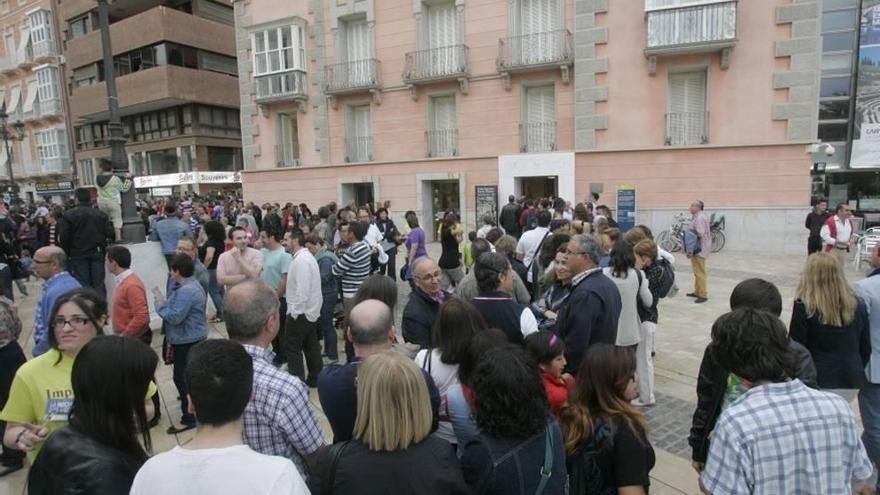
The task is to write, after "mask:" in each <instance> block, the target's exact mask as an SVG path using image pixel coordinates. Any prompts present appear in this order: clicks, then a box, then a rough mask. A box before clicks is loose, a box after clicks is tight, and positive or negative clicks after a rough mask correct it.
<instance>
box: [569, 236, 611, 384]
mask: <svg viewBox="0 0 880 495" xmlns="http://www.w3.org/2000/svg"><path fill="white" fill-rule="evenodd" d="M599 257H600V251H599V242H598V240H597V239H596V237H595V236H592V235H589V236H585V235H576V236H574V237H572V238H571V241H569V242H568V246H567V247H566V249H565V265H566V266H567V267H568V269H569V270H570V271H571V274H572V279H571V295H570V296H568V301H567V302H566V304H565V305H564V306H563V307H562V309H561V310H560V311H559V314H558V316H557V318H556V334H557V335H559V336H560V337H561V338H562V340H563V341H564V342H565V359H566V361H568V363H567V364H566V366H565V369H566V371H568V372H570V373H576V372H577V370H578V367H580V364H581V358H582V357H583V356H584V354H585V353H586V352H587V349H588V348H589V347H590V346H591V345H593V344H598V343H602V342H604V343H608V344H612V345H613V344H614V342H615V341H616V340H617V320H618V319H619V318H620V309H621V302H620V291H618V290H617V286H616V285H614V282H612V281H611V279H609V278H608V277H606V276H605V275H604V274H603V273H602V269H601V268H599Z"/></svg>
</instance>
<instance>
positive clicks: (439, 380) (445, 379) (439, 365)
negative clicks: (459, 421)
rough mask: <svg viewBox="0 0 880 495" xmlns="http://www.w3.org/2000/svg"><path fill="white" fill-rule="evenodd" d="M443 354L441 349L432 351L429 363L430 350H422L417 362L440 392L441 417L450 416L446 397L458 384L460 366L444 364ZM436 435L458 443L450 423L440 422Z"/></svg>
mask: <svg viewBox="0 0 880 495" xmlns="http://www.w3.org/2000/svg"><path fill="white" fill-rule="evenodd" d="M441 354H442V353H441V352H440V350H439V349H433V350H431V361H430V362H429V363H428V362H425V361H426V357H427V355H428V349H422V350H421V351H419V352H418V354H416V357H415V362H416V365H418V367H419V368H422V369H423V370H425V371H426V372H428V373H429V374H430V375H431V378H433V379H434V384H435V385H437V391H438V392H440V415H441V416H449V412H448V408H447V405H446V404H447V402H446V395H447V394H448V393H449V389H450V388H451V387H452V386H453V385H456V384H457V383H458V365H457V364H446V363H444V362H443V361H441V360H440V355H441ZM436 435H437V436H438V437H440V438H442V439H444V440H446V441H448V442H449V443H455V442H456V439H455V432H454V431H453V430H452V423H450V422H448V421H441V422H440V426H439V427H438V428H437V433H436Z"/></svg>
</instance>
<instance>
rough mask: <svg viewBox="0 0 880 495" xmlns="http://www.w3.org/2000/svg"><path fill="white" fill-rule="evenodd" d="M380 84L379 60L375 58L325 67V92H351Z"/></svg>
mask: <svg viewBox="0 0 880 495" xmlns="http://www.w3.org/2000/svg"><path fill="white" fill-rule="evenodd" d="M379 86H380V81H379V61H378V60H376V59H374V58H369V59H364V60H356V61H354V62H343V63H340V64H332V65H328V66H326V67H324V92H325V93H330V94H333V93H350V92H355V91H363V90H369V89H376V88H378V87H379Z"/></svg>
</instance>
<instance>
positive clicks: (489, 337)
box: [0, 176, 880, 495]
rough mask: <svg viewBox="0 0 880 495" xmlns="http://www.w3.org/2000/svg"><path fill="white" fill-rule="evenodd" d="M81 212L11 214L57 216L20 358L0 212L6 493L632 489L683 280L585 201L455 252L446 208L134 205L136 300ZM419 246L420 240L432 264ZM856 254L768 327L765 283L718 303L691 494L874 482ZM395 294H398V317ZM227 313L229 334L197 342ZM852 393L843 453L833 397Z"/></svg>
mask: <svg viewBox="0 0 880 495" xmlns="http://www.w3.org/2000/svg"><path fill="white" fill-rule="evenodd" d="M114 178H115V179H116V180H115V181H113V182H112V184H113V186H112V187H116V188H117V189H118V190H119V191H123V190H125V188H126V187H130V186H126V184H127V178H126V177H115V176H114ZM102 182H103V183H104V184H111V181H110V179H107V180H105V181H102ZM102 187H103V186H102ZM107 187H110V186H107ZM76 196H77V204H76V205H75V206H72V207H69V208H68V209H66V210H64V209H61V208H47V207H45V206H41V207H38V208H32V209H33V211H30V212H27V213H26V212H24V211H22V212H21V214H20V216H21V217H22V218H23V220H21V221H22V222H24V223H27V224H30V223H34V224H35V228H36V229H37V230H38V232H39V231H41V230H40V229H43V227H40V226H38V225H37V223H38V222H42V223H40V224H39V225H43V224H45V225H51V226H54V225H56V224H55V223H54V222H56V221H57V224H58V225H59V227H58V228H57V230H56V229H55V228H54V227H53V228H52V229H51V230H49V232H50V235H48V236H45V235H40V234H39V233H38V235H37V236H36V238H37V239H38V241H36V242H35V243H34V244H33V245H31V246H29V248H32V251H30V252H32V253H33V254H32V257H31V260H30V263H31V265H30V266H31V267H32V270H33V273H34V274H35V275H36V276H38V277H39V278H41V279H43V280H44V284H43V288H42V291H41V294H40V296H39V297H40V299H39V301H38V302H37V308H36V314H35V318H34V322H33V328H34V332H33V336H34V346H33V358H32V359H30V360H27V359H26V357H25V355H24V353H23V351H22V349H21V346H20V345H19V342H18V338H19V335H20V333H21V328H22V322H21V321H20V319H19V317H18V313H17V310H16V306H15V303H14V302H13V301H12V299H13V294H12V281H13V280H16V279H19V278H20V277H17V276H16V274H13V272H14V271H15V270H14V269H13V268H12V267H13V266H19V265H20V266H22V267H23V266H24V259H25V256H24V254H25V248H23V242H22V238H21V236H20V233H21V231H22V228H21V224H18V228H15V230H14V231H13V227H12V226H10V227H9V229H8V230H7V227H5V225H6V224H7V223H9V222H7V221H5V220H0V234H2V236H0V237H2V239H3V243H4V244H3V246H6V247H4V248H3V249H2V251H3V252H7V253H8V254H7V255H6V256H7V258H6V262H5V263H3V265H0V273H4V272H6V271H8V272H9V273H8V274H7V278H8V280H9V283H8V284H6V283H4V284H3V286H2V287H0V292H2V296H0V409H2V410H0V421H2V422H3V423H2V424H3V429H2V440H3V453H2V456H0V461H2V465H3V471H2V472H0V476H2V475H5V474H8V473H10V472H14V471H16V470H18V469H22V468H23V466H24V465H25V459H24V458H25V457H26V456H27V457H28V462H29V464H30V466H31V468H30V473H29V477H28V486H29V492H30V493H34V494H55V493H95V494H105V493H132V494H147V493H162V494H163V495H173V494H184V493H192V492H194V491H199V492H205V493H230V494H244V493H255V494H258V493H259V494H276V493H278V494H304V493H322V494H323V493H334V494H371V493H376V494H396V493H400V494H411V493H425V494H434V493H436V494H448V493H462V494H466V493H476V494H505V495H507V494H564V493H572V494H579V495H580V494H606V493H619V494H625V495H630V494H632V495H636V494H640V493H641V494H647V493H648V492H649V490H650V485H651V479H650V473H651V470H652V469H653V467H654V465H655V463H656V456H655V452H654V449H653V447H652V445H651V434H650V428H649V425H648V422H647V420H646V417H645V415H644V408H649V407H652V406H654V404H655V403H656V396H655V387H654V367H653V355H654V337H655V335H656V334H657V333H658V325H659V324H660V318H659V315H660V312H661V310H660V307H661V306H662V304H663V303H662V301H663V299H664V298H667V297H672V296H674V295H675V294H676V293H677V291H678V285H679V284H682V285H683V284H684V283H685V282H684V281H682V280H676V276H675V270H674V263H675V258H674V256H672V255H671V254H670V253H667V252H665V251H663V250H662V249H660V248H659V247H658V246H657V244H656V242H655V241H654V239H653V233H652V231H651V229H650V228H649V227H647V226H645V225H638V226H636V227H634V228H631V229H629V230H627V231H626V232H621V231H620V230H619V227H618V226H617V224H616V222H615V221H614V218H613V215H612V212H611V210H610V209H609V208H608V207H606V206H604V205H601V204H600V203H599V202H598V200H599V196H598V195H595V194H594V195H591V196H590V198H589V200H588V201H585V202H583V203H578V204H576V205H572V204H570V203H568V202H566V201H564V200H562V199H560V198H555V199H552V198H551V199H542V200H538V201H532V200H523V199H517V198H514V197H511V198H510V199H509V203H508V204H507V205H505V206H504V207H503V208H502V210H501V212H500V215H499V218H498V219H497V221H496V219H495V218H493V217H491V216H487V217H486V218H483V219H481V220H482V224H481V225H480V226H479V227H478V228H477V229H475V230H474V231H473V232H467V233H466V232H465V229H464V227H463V225H462V223H461V218H460V217H459V212H457V211H455V210H454V209H450V210H449V211H447V212H445V213H444V215H443V216H442V220H441V221H440V222H438V223H437V224H426V225H424V226H422V225H421V224H420V222H419V218H418V215H417V214H416V213H415V212H413V211H408V212H406V213H405V214H404V215H403V219H404V221H403V223H402V224H401V225H400V226H398V225H396V224H395V222H394V221H393V220H392V218H391V216H390V214H389V210H390V204H388V203H387V202H386V203H385V204H381V205H373V204H368V205H353V204H352V205H346V206H343V207H339V206H338V205H337V204H335V203H329V204H327V205H324V206H321V207H320V208H318V209H317V210H316V211H317V213H316V214H312V212H311V211H310V209H309V207H308V206H307V205H305V204H300V205H295V204H293V203H288V204H286V205H284V206H282V205H279V204H271V203H266V204H263V205H256V204H254V203H251V202H247V203H243V202H242V201H241V200H239V199H237V198H234V197H231V198H198V197H190V196H186V197H183V198H180V200H178V201H173V202H172V201H162V202H157V203H155V204H150V203H149V202H142V203H141V204H140V205H139V210H140V214H141V215H142V218H143V219H144V225H145V228H146V230H147V232H148V235H149V238H150V239H151V240H153V241H156V242H158V243H159V247H160V249H161V252H162V254H163V255H164V257H165V261H166V264H167V269H168V273H169V275H168V279H167V284H166V287H165V288H164V290H163V289H161V288H150V290H149V292H150V294H148V289H147V287H145V285H144V282H143V281H142V280H141V278H140V277H139V276H138V275H137V273H135V272H134V271H133V269H132V266H133V263H134V261H133V260H132V253H131V251H130V250H129V249H128V248H127V247H126V246H125V245H123V244H119V243H117V242H116V240H117V239H118V236H119V231H118V229H119V227H121V225H120V226H119V227H117V222H116V220H118V219H117V218H115V215H116V212H115V210H114V206H113V205H110V206H109V207H108V206H107V203H108V202H109V203H112V202H113V198H114V196H112V195H106V197H99V198H98V205H97V206H99V207H100V208H95V207H93V206H94V205H92V201H91V198H90V197H89V193H88V191H86V190H77V191H76ZM690 209H691V214H692V221H691V223H690V225H689V227H688V228H687V229H686V235H685V239H684V245H685V254H686V255H687V257H688V258H690V260H691V265H692V267H693V268H694V276H695V279H694V290H693V292H691V293H689V294H687V295H688V296H691V297H693V298H694V301H695V302H696V303H701V302H705V301H706V300H707V298H708V292H707V289H706V273H707V269H706V259H707V257H708V253H709V252H710V248H709V247H707V246H711V240H710V237H709V230H708V220H707V219H706V216H705V215H704V214H703V203H702V202H701V201H694V202H693V203H692V204H691V206H690ZM43 210H45V211H43ZM0 213H3V211H2V210H0ZM5 213H6V215H7V217H6V218H12V220H10V221H11V222H12V223H17V222H18V220H16V215H19V213H18V212H17V210H16V211H7V212H5ZM46 217H50V218H53V219H54V220H53V223H51V224H49V223H48V221H46V220H45V218H46ZM40 219H44V220H40ZM808 222H809V220H808ZM425 229H430V230H429V232H431V234H436V238H437V239H438V240H439V241H440V250H441V254H440V256H439V258H437V259H436V260H435V259H433V258H431V257H430V256H429V255H428V249H427V242H428V241H427V239H428V237H429V236H428V233H427V232H426V230H425ZM707 243H709V244H707ZM7 248H8V249H7ZM398 256H400V261H402V262H403V263H402V266H400V268H399V269H398V267H397V261H398ZM0 261H2V260H0ZM871 261H872V264H873V265H874V266H875V267H876V268H877V270H876V271H875V272H873V273H872V274H871V276H870V277H868V278H866V279H865V280H863V281H861V282H859V283H858V284H856V286H855V287H851V286H850V285H849V284H848V283H847V281H846V277H845V275H844V272H843V268H842V266H841V264H840V263H839V260H838V258H837V257H836V256H835V253H828V252H822V253H815V254H812V255H811V256H810V257H809V259H808V261H807V263H806V265H805V267H804V271H803V274H802V277H801V282H800V285H799V286H798V289H797V293H796V300H795V302H794V310H793V314H792V319H791V322H790V325H789V328H788V329H786V327H785V325H784V324H783V323H782V321H781V320H780V315H781V314H782V296H781V295H780V293H779V290H778V289H777V288H776V287H775V286H774V285H773V284H772V283H770V282H769V281H766V280H761V279H750V280H746V281H743V282H742V283H740V284H739V285H737V286H736V288H735V289H734V290H733V293H732V295H731V297H730V312H727V313H725V314H724V315H721V316H720V317H719V318H718V319H717V320H716V321H715V322H714V325H713V326H712V331H711V343H710V344H709V345H708V347H707V348H706V350H705V352H704V355H703V361H702V364H701V367H700V374H699V378H698V383H697V389H696V392H697V396H698V403H697V407H696V410H695V412H694V417H693V425H692V429H691V432H690V436H689V438H688V440H689V443H690V445H691V447H692V453H693V465H694V468H695V469H696V471H697V472H698V473H699V475H700V481H701V486H702V488H703V489H704V490H705V491H706V492H707V493H715V494H727V493H760V494H779V493H822V494H825V493H850V492H851V491H852V484H853V483H855V482H860V481H863V480H866V479H867V478H869V477H870V476H871V474H872V471H873V464H872V461H873V463H876V462H877V461H880V371H878V370H880V364H878V362H877V361H876V360H878V359H880V316H878V315H880V310H878V309H877V308H878V306H880V277H876V276H875V275H877V274H880V247H878V250H877V251H876V252H875V253H874V256H873V258H872V260H871ZM105 270H106V271H109V272H110V273H111V274H112V275H113V276H114V278H115V290H114V291H113V292H112V298H111V299H110V300H108V298H107V293H106V288H105V287H104V282H103V280H104V275H105ZM398 278H400V279H401V282H404V281H405V282H407V283H408V285H409V294H408V297H407V298H406V303H405V306H404V307H403V308H401V309H402V311H399V312H395V309H396V307H397V305H398V301H399V299H400V298H399V293H398V291H399V287H406V285H407V284H406V283H401V284H400V285H398ZM4 280H5V279H4ZM150 300H152V303H153V306H154V308H155V312H156V314H157V315H158V317H159V318H160V319H161V322H162V324H161V328H159V327H155V328H151V323H150V304H149V301H150ZM209 301H210V305H211V306H213V315H210V314H209V313H210V311H209ZM110 309H112V311H110ZM396 314H402V317H400V320H399V321H398V320H397V317H396V316H395V315H396ZM221 322H222V323H223V328H225V333H226V335H227V337H228V338H224V339H221V338H208V334H209V328H210V325H211V324H212V323H221ZM105 327H106V328H108V329H112V331H107V332H105ZM154 331H155V332H158V333H159V334H160V336H161V340H162V342H161V343H162V346H161V352H160V353H158V354H157V352H155V351H154V350H153V349H151V347H150V345H151V344H152V343H153V340H154V339H153V336H154ZM105 333H108V334H110V335H104V334H105ZM340 340H341V342H340ZM157 348H158V345H157ZM340 351H342V352H341V353H340ZM160 358H161V360H162V361H163V362H164V363H165V364H166V365H168V366H171V367H172V370H173V371H172V375H173V382H174V385H175V388H176V389H177V392H178V399H177V400H179V401H180V414H181V416H180V417H179V418H172V419H173V421H172V425H171V426H170V427H169V428H168V429H167V432H166V433H167V434H178V433H181V432H183V431H186V430H190V429H195V436H194V437H193V439H192V440H191V441H189V442H188V443H186V444H185V445H182V446H178V447H175V448H174V449H172V450H170V451H166V452H161V453H157V452H154V451H153V448H152V445H153V443H152V435H154V434H155V430H154V428H155V427H156V426H157V425H158V423H159V418H160V416H161V410H162V407H161V404H160V403H159V395H158V393H157V389H156V380H155V373H156V368H157V366H158V363H159V359H160ZM312 388H315V389H316V393H317V398H318V400H319V402H320V405H321V410H322V412H323V414H324V415H325V416H326V418H327V421H328V423H329V426H330V429H331V432H330V433H331V438H332V440H331V441H330V442H326V441H325V434H324V432H323V431H322V428H321V426H320V424H319V421H318V413H317V411H316V410H315V408H314V406H313V404H312V402H311V400H310V394H311V392H310V389H312ZM828 390H833V391H835V393H829V392H827V391H828ZM856 391H857V393H858V399H859V404H860V407H861V411H862V422H863V424H864V430H865V433H864V438H860V436H859V433H858V425H857V420H856V418H855V416H854V414H853V412H852V411H851V409H850V407H849V404H848V403H847V402H846V401H845V400H844V399H843V398H841V395H843V396H844V397H846V396H847V394H850V395H849V396H850V397H851V398H854V397H855V394H856ZM193 487H198V490H195V489H194V488H193Z"/></svg>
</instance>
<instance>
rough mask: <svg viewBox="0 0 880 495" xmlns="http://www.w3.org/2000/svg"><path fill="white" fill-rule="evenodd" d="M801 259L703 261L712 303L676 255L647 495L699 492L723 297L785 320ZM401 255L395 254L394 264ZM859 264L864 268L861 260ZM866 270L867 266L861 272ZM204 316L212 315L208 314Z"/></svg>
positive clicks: (169, 415) (14, 483)
mask: <svg viewBox="0 0 880 495" xmlns="http://www.w3.org/2000/svg"><path fill="white" fill-rule="evenodd" d="M439 251H440V247H439V245H437V244H434V245H430V246H429V252H430V253H431V254H432V255H435V256H436V255H439ZM804 259H805V257H803V256H790V255H775V254H763V253H762V254H744V253H734V252H723V253H719V254H716V255H713V256H712V257H710V258H709V260H708V273H709V278H708V286H709V301H708V302H706V303H705V304H694V302H693V299H691V298H688V297H684V294H685V293H686V292H690V291H691V289H692V288H693V279H692V272H691V269H690V263H689V262H688V261H687V260H686V259H685V258H684V257H683V256H682V255H681V254H678V255H677V262H676V270H677V281H678V284H679V287H680V289H681V291H680V293H681V295H680V296H677V297H674V298H668V299H665V300H664V301H663V302H662V303H661V306H660V325H659V328H658V332H657V338H656V351H657V355H656V357H655V367H656V388H657V393H656V398H657V404H656V405H655V406H654V407H650V408H646V409H645V414H646V416H647V418H648V421H649V424H650V426H651V429H652V433H651V442H652V444H653V445H654V447H655V449H656V452H657V464H656V466H655V467H654V469H653V471H652V472H651V478H652V487H651V493H652V495H656V494H661V495H663V494H696V493H699V487H698V483H697V476H696V473H695V472H694V471H693V469H691V467H690V448H689V447H688V445H687V433H688V430H689V428H690V421H691V415H692V414H693V409H694V404H695V403H696V392H695V387H696V378H697V372H698V370H699V365H700V359H701V358H702V353H703V350H704V349H705V347H706V345H707V344H708V342H709V330H710V328H711V325H712V322H713V321H714V320H715V319H716V318H717V317H718V316H720V315H721V314H723V313H725V312H726V311H727V310H728V298H729V296H730V292H731V290H732V289H733V287H734V286H735V285H736V284H737V283H739V282H740V281H742V280H744V279H747V278H751V277H762V278H765V279H768V280H770V281H772V282H774V283H775V284H777V285H778V286H779V289H780V291H781V292H782V295H783V301H784V310H783V316H782V317H783V320H784V321H785V322H786V323H787V322H788V319H789V318H790V312H791V305H792V297H793V294H794V290H795V288H796V286H797V282H798V279H799V274H800V270H801V266H802V264H803V261H804ZM402 262H403V257H402V255H401V256H398V267H399V266H401V264H402ZM863 268H867V265H864V266H863ZM862 271H864V270H862ZM847 275H848V276H849V279H850V280H851V281H855V280H858V279H860V278H862V277H863V276H864V274H863V273H859V272H857V271H856V270H855V269H853V268H852V266H847ZM28 287H29V290H30V293H31V295H30V296H29V297H27V298H23V299H20V300H19V304H20V313H21V318H22V321H23V322H24V331H23V333H22V336H21V339H20V341H21V342H22V345H23V346H24V347H25V349H26V352H27V353H28V354H29V353H30V348H31V347H32V344H31V327H32V323H31V322H32V321H33V314H34V305H35V303H36V301H37V298H38V294H39V290H40V284H39V283H38V282H35V281H31V282H29V284H28ZM399 287H400V291H399V295H398V301H399V303H398V305H397V307H396V308H395V321H396V322H397V323H398V324H399V323H400V320H401V315H402V313H403V308H404V306H405V305H406V301H407V299H408V296H409V288H408V287H407V284H406V283H403V282H401V283H399ZM209 313H211V312H210V311H209ZM211 337H213V338H220V337H225V329H224V328H223V325H222V324H212V325H211ZM156 340H157V342H155V343H154V344H155V345H154V347H156V348H157V349H158V346H159V342H158V339H156ZM157 381H158V382H159V383H158V385H159V393H160V395H161V397H162V403H163V406H162V408H163V412H162V416H163V417H162V422H161V424H160V425H159V426H157V427H156V428H154V429H153V431H152V433H153V443H154V448H155V450H156V451H164V450H168V449H170V448H172V447H173V446H175V445H179V444H185V443H186V442H188V441H189V440H190V439H191V438H192V432H191V431H190V432H185V433H183V434H180V435H166V434H165V432H164V431H165V429H166V428H167V427H168V425H169V424H170V423H169V422H170V421H174V422H175V423H177V422H178V421H179V419H180V409H179V405H178V404H177V401H176V397H177V393H176V390H175V388H174V384H173V383H172V380H171V368H170V367H168V366H162V365H160V366H159V370H158V371H157ZM312 403H313V405H314V406H315V408H316V410H318V411H319V417H320V419H321V421H322V426H323V427H324V430H325V433H326V435H327V438H328V440H329V438H330V429H329V426H328V425H327V423H326V419H325V418H324V417H323V414H322V413H321V411H320V404H319V403H318V400H317V395H316V394H314V392H313V394H312ZM26 478H27V473H26V472H23V471H22V472H19V473H16V474H15V475H12V476H9V477H7V478H5V479H0V494H4V495H5V494H10V495H11V494H23V493H25V480H26Z"/></svg>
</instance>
